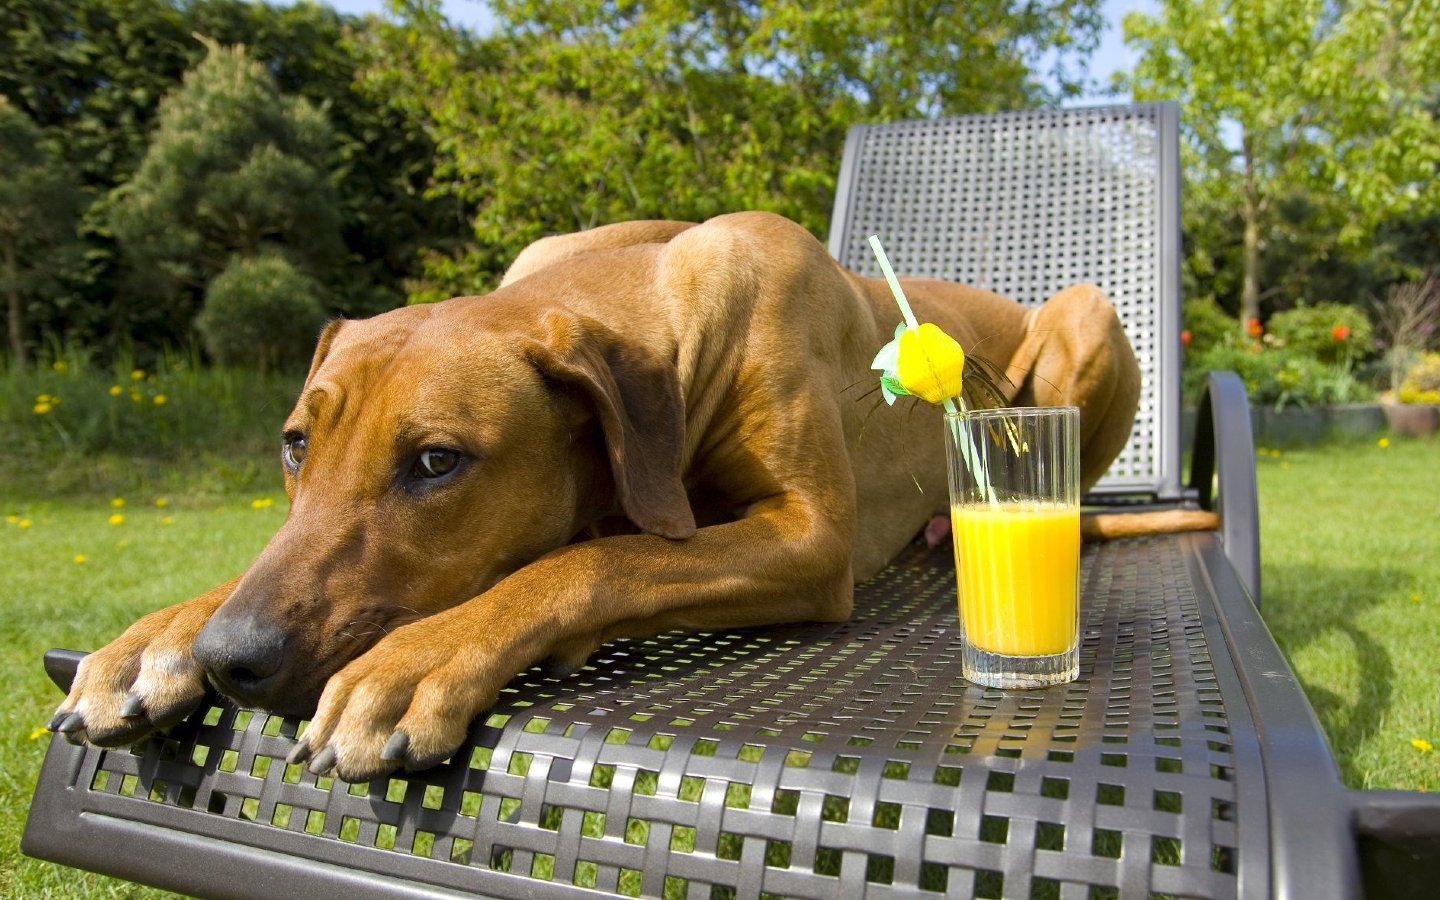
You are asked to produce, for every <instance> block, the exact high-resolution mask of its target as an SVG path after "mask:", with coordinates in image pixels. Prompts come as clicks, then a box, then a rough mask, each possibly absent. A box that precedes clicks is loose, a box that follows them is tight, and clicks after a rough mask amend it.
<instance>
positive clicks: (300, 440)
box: [280, 432, 306, 472]
mask: <svg viewBox="0 0 1440 900" xmlns="http://www.w3.org/2000/svg"><path fill="white" fill-rule="evenodd" d="M305 446H306V444H305V435H303V434H299V433H293V432H292V433H291V434H287V435H285V445H284V447H282V448H281V450H280V456H281V458H282V459H283V460H284V462H285V468H287V469H289V470H290V471H292V472H294V471H296V470H297V469H299V468H300V464H301V463H303V462H304V461H305Z"/></svg>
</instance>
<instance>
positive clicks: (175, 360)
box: [0, 345, 299, 489]
mask: <svg viewBox="0 0 1440 900" xmlns="http://www.w3.org/2000/svg"><path fill="white" fill-rule="evenodd" d="M41 361H42V363H43V364H42V365H38V366H35V367H33V368H29V369H22V368H20V367H18V366H16V365H14V364H13V363H12V364H11V365H10V366H8V367H7V368H4V369H0V447H3V448H4V452H6V453H9V454H13V455H14V456H15V458H16V459H17V460H21V461H28V462H25V463H21V462H16V461H13V460H12V461H11V462H10V463H9V464H8V468H9V469H10V470H11V472H12V475H14V476H15V478H17V479H18V480H20V481H24V480H26V478H27V477H28V476H29V471H30V470H31V469H37V470H39V471H38V472H36V474H35V475H34V477H35V478H38V479H41V480H43V481H45V483H46V484H47V485H49V486H50V487H54V488H56V489H63V488H64V487H65V486H66V484H67V482H66V481H65V477H66V474H67V473H66V472H65V471H63V470H61V469H56V470H54V471H51V467H52V466H54V465H55V461H56V460H59V459H62V458H75V459H79V458H82V457H84V458H89V457H92V456H95V455H103V454H124V455H126V456H128V457H130V458H132V459H139V460H145V459H158V460H172V461H173V460H179V459H186V458H191V457H198V456H199V455H201V454H202V453H203V452H207V451H209V452H215V451H224V452H230V453H250V454H267V453H269V452H271V451H272V450H273V448H274V446H275V441H276V440H277V437H276V436H277V435H278V434H279V431H280V424H281V423H282V422H283V421H284V418H285V414H286V412H287V411H288V410H289V408H290V406H291V405H292V404H293V402H294V398H295V394H296V393H297V391H298V388H299V383H298V381H297V379H296V378H295V377H293V376H288V375H271V376H263V375H258V374H254V373H240V372H233V371H225V370H219V369H213V368H210V367H207V366H204V365H202V364H201V363H200V360H199V354H198V352H193V353H190V354H176V353H166V354H163V355H162V356H161V357H160V359H159V360H158V362H157V365H156V366H155V367H154V368H153V369H152V368H146V369H141V368H138V367H136V366H135V364H134V363H132V362H131V360H130V359H129V358H128V357H127V356H126V355H125V354H123V353H122V354H120V355H118V356H117V357H116V358H115V360H114V361H113V363H111V364H109V365H101V364H99V363H97V362H96V361H95V358H94V354H93V353H92V352H91V351H88V350H85V349H82V348H80V347H78V346H75V345H69V346H65V347H59V348H51V349H49V350H48V351H47V352H45V353H43V354H42V356H41ZM17 469H19V470H20V471H18V473H17V471H16V470H17ZM57 478H58V479H60V480H59V481H56V480H55V479H57Z"/></svg>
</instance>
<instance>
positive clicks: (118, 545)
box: [0, 440, 1440, 897]
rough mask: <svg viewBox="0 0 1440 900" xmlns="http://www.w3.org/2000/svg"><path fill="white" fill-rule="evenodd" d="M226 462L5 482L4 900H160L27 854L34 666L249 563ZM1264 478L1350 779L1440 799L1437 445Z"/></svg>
mask: <svg viewBox="0 0 1440 900" xmlns="http://www.w3.org/2000/svg"><path fill="white" fill-rule="evenodd" d="M61 464H63V465H86V464H90V465H95V464H94V463H80V462H76V461H75V460H69V461H61ZM216 465H218V464H217V463H216V462H215V461H213V460H211V461H209V462H206V463H200V462H197V463H193V464H191V465H190V469H189V470H188V471H187V470H184V469H182V470H177V471H175V472H171V473H168V474H166V473H164V472H161V473H159V474H155V473H154V472H152V471H150V470H145V469H143V468H142V469H139V470H137V472H135V473H128V474H127V473H126V472H125V470H124V466H123V465H121V466H117V465H115V464H114V462H113V461H112V463H111V464H110V465H109V466H108V467H107V466H105V465H97V466H96V471H97V473H99V474H97V475H95V476H94V477H92V478H68V477H67V478H65V479H63V481H64V483H66V484H67V485H70V486H71V488H70V490H68V491H67V492H65V493H63V494H62V495H61V496H58V497H53V498H51V499H45V495H46V494H47V493H51V492H50V491H47V490H41V489H36V488H35V487H34V486H33V485H31V486H30V487H26V486H24V484H23V482H22V483H21V484H16V483H15V482H11V483H10V484H7V485H5V486H4V487H0V514H4V515H5V517H6V518H5V521H4V522H3V524H0V557H3V560H4V567H3V568H4V577H3V580H0V677H3V678H4V683H5V684H6V686H7V688H8V690H7V692H6V694H5V699H4V700H3V702H0V727H3V734H4V737H3V739H0V747H3V753H4V760H3V765H0V896H5V897H95V896H116V897H139V896H158V894H157V893H156V892H151V891H148V890H146V889H142V888H137V887H134V886H132V885H129V884H126V883H124V882H118V881H114V880H111V879H105V878H101V877H99V876H94V875H89V874H87V873H82V872H79V871H76V870H72V869H67V868H63V867H59V866H53V865H49V864H46V863H41V862H37V861H35V860H31V859H27V858H24V857H21V856H20V854H19V849H18V845H19V839H20V832H21V828H22V826H23V822H24V816H25V810H26V807H27V805H28V801H29V797H30V793H31V791H32V789H33V786H34V780H35V776H36V774H37V773H38V771H39V768H40V761H41V758H42V756H43V754H44V749H45V745H46V743H47V740H48V736H46V735H44V734H43V733H41V732H40V731H39V730H38V729H39V726H40V725H41V724H42V723H43V722H45V721H46V719H47V718H48V717H49V716H50V714H51V712H52V711H53V709H54V707H55V704H56V703H57V702H58V701H59V699H60V697H59V693H58V691H56V690H55V688H54V687H53V686H51V685H50V684H49V682H48V681H47V680H46V679H45V676H44V674H43V672H42V670H41V667H40V657H41V654H42V653H43V652H44V651H45V650H46V649H47V648H49V647H56V646H63V647H74V648H82V649H83V648H93V647H96V646H98V645H99V644H101V643H102V642H103V641H105V640H106V639H108V638H109V637H111V636H113V635H114V634H116V633H118V632H119V631H120V630H121V629H123V628H124V627H125V625H127V624H128V623H129V622H130V621H132V620H133V619H134V618H135V617H136V616H138V615H139V614H140V613H142V612H145V611H146V610H149V609H153V608H155V607H156V606H159V605H161V604H167V603H171V602H174V601H177V600H180V599H183V598H185V597H188V596H191V595H193V594H195V593H198V592H199V591H201V590H203V589H205V588H207V587H210V586H212V585H213V584H215V583H218V582H219V581H222V580H224V579H225V578H227V577H229V576H231V575H232V574H234V573H236V572H238V571H240V570H241V569H243V568H244V566H245V565H246V564H247V563H248V562H249V560H250V559H252V558H253V557H254V555H255V554H256V553H257V552H258V551H259V549H260V547H261V546H263V544H264V542H265V540H266V539H267V538H268V537H269V535H270V534H271V533H273V531H274V530H275V528H276V527H277V526H278V525H279V523H280V521H281V520H282V518H283V516H284V496H283V494H282V492H281V491H280V487H279V483H278V477H277V476H276V475H275V474H274V473H273V471H271V469H269V468H266V469H261V470H259V471H260V472H261V474H259V475H255V474H254V473H253V472H251V471H250V469H249V468H248V467H246V466H240V467H238V469H236V470H235V471H238V472H240V473H241V474H240V475H239V476H235V475H234V473H233V472H232V473H231V474H229V475H225V474H224V473H222V474H221V475H219V476H216V475H215V473H214V472H213V471H212V470H213V469H214V467H215V466H216ZM1259 476H1260V491H1261V515H1262V521H1263V522H1264V526H1263V530H1262V556H1263V561H1264V571H1263V576H1262V577H1263V579H1264V588H1263V590H1264V614H1265V619H1266V621H1267V622H1268V623H1269V625H1270V627H1271V629H1272V630H1273V631H1274V633H1275V635H1276V637H1277V639H1278V640H1279V641H1280V643H1281V645H1282V647H1283V648H1284V649H1285V651H1286V654H1287V655H1288V656H1289V658H1290V660H1291V662H1292V664H1293V665H1294V667H1295V668H1296V670H1297V671H1298V673H1299V675H1300V677H1301V679H1302V680H1303V681H1304V683H1305V686H1306V689H1307V691H1308V693H1309V695H1310V698H1311V701H1312V703H1313V704H1314V705H1315V707H1316V710H1317V712H1318V713H1319V715H1320V718H1321V720H1322V722H1323V723H1324V725H1325V728H1326V731H1327V733H1328V735H1329V737H1330V741H1331V745H1332V747H1333V748H1334V750H1335V753H1336V756H1337V758H1338V759H1339V761H1340V765H1341V769H1342V773H1343V776H1344V778H1345V781H1346V782H1347V783H1348V784H1350V785H1352V786H1354V787H1397V788H1406V789H1430V790H1434V789H1435V788H1436V787H1437V786H1440V750H1424V749H1422V748H1424V747H1426V746H1429V745H1432V744H1433V745H1435V746H1437V747H1440V691H1437V690H1436V684H1437V676H1436V660H1437V658H1440V657H1437V650H1436V648H1437V647H1440V525H1437V522H1440V441H1435V440H1427V441H1416V440H1409V441H1406V440H1395V441H1394V442H1392V443H1390V445H1389V446H1386V447H1381V446H1379V445H1377V444H1376V443H1374V442H1366V443H1363V444H1354V445H1346V446H1333V447H1327V448H1323V449H1318V450H1299V451H1285V452H1283V453H1279V454H1278V455H1272V454H1271V453H1270V452H1266V453H1264V454H1262V458H1261V460H1260V464H1259ZM116 484H120V485H125V486H124V487H113V485H116ZM74 485H89V488H88V489H85V490H81V489H77V488H75V487H74ZM97 485H111V486H110V487H106V488H104V489H101V488H98V487H96V486H97ZM97 490H101V492H100V493H96V491H97ZM117 496H123V500H124V505H123V506H117V505H114V504H113V501H114V500H115V499H116V497H117ZM159 498H163V499H164V505H163V506H162V505H157V499H159ZM257 501H258V502H257ZM1414 742H1420V743H1419V744H1418V746H1417V744H1416V743H1414ZM1426 742H1428V743H1426ZM117 852H123V850H121V849H119V848H117Z"/></svg>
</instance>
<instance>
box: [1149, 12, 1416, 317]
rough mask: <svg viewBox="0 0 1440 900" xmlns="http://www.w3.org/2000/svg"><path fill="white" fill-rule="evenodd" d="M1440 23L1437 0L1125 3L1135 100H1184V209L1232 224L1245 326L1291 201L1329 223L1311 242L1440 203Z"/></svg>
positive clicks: (1356, 237) (1361, 234) (1364, 230)
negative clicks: (1439, 110) (1437, 97)
mask: <svg viewBox="0 0 1440 900" xmlns="http://www.w3.org/2000/svg"><path fill="white" fill-rule="evenodd" d="M1436 22H1440V0H1412V2H1409V3H1404V4H1387V3H1385V2H1383V0H1355V2H1349V3H1337V2H1333V0H1162V2H1161V4H1160V11H1159V14H1158V15H1156V16H1148V15H1144V14H1141V13H1131V14H1129V15H1127V16H1126V17H1125V20H1124V31H1125V41H1126V43H1127V45H1129V46H1130V47H1132V48H1134V49H1137V50H1139V51H1140V52H1141V54H1142V56H1141V58H1140V61H1139V62H1138V64H1137V65H1136V68H1135V72H1134V73H1133V75H1132V76H1131V77H1130V78H1129V87H1130V88H1131V90H1132V91H1133V93H1134V95H1135V97H1136V99H1138V100H1146V99H1163V98H1179V99H1180V100H1181V102H1182V104H1183V110H1184V111H1183V122H1184V126H1185V127H1184V136H1185V141H1186V148H1185V149H1186V169H1187V173H1188V192H1187V200H1189V201H1190V209H1191V210H1194V211H1197V212H1198V213H1199V217H1198V218H1199V219H1204V220H1208V221H1209V222H1210V223H1211V226H1212V227H1213V225H1214V223H1216V222H1223V221H1225V220H1226V218H1227V217H1228V218H1230V219H1231V220H1232V221H1235V222H1236V223H1237V224H1238V226H1239V231H1240V234H1241V260H1240V270H1241V284H1240V289H1239V293H1240V308H1241V322H1242V326H1243V325H1244V324H1245V323H1248V321H1249V320H1251V319H1258V318H1259V317H1260V308H1261V299H1262V296H1263V294H1264V290H1265V288H1264V286H1263V285H1262V284H1261V277H1262V273H1263V271H1264V266H1263V263H1264V259H1263V257H1264V255H1265V253H1266V251H1267V246H1268V242H1269V241H1270V240H1271V239H1273V238H1277V237H1281V236H1283V232H1282V230H1281V229H1282V227H1283V225H1284V223H1285V222H1286V221H1287V217H1286V216H1284V215H1283V209H1282V207H1284V206H1285V205H1286V204H1287V203H1289V204H1295V203H1299V204H1301V205H1302V206H1303V207H1304V209H1305V214H1304V219H1305V220H1306V221H1308V222H1310V223H1312V224H1315V223H1320V227H1321V228H1323V229H1325V230H1327V231H1328V233H1329V236H1328V240H1327V241H1326V242H1325V246H1323V247H1319V248H1315V249H1313V250H1312V252H1314V253H1318V254H1323V253H1324V252H1326V251H1327V250H1328V249H1333V248H1337V247H1338V248H1354V247H1359V246H1363V245H1365V244H1366V243H1368V242H1369V241H1371V240H1372V238H1373V237H1374V235H1375V233H1376V230H1377V228H1379V227H1380V226H1381V225H1382V224H1383V223H1385V222H1386V221H1387V220H1393V219H1394V218H1395V217H1399V216H1423V215H1425V214H1427V213H1428V212H1431V211H1434V210H1437V209H1440V181H1437V179H1436V178H1435V174H1436V167H1437V164H1440V124H1437V122H1436V121H1435V119H1434V117H1433V116H1432V114H1431V112H1430V110H1429V109H1427V100H1428V99H1429V97H1430V95H1431V92H1432V91H1433V90H1434V87H1435V85H1436V84H1440V28H1437V27H1436V24H1435V23H1436ZM1291 220H1292V221H1293V217H1292V219H1291ZM1191 221H1197V218H1192V219H1191ZM1206 228H1207V226H1205V225H1204V224H1200V225H1199V227H1198V228H1196V229H1195V230H1194V232H1195V233H1199V234H1200V235H1201V236H1202V241H1203V240H1204V238H1205V237H1216V236H1217V235H1214V234H1208V235H1207V232H1206ZM1315 232H1316V229H1312V230H1311V231H1310V232H1309V235H1310V236H1313V235H1314V234H1315ZM1192 236H1193V233H1192ZM1301 239H1302V240H1306V239H1309V238H1308V237H1306V236H1302V237H1301ZM1206 252H1207V251H1206V250H1205V249H1204V248H1203V247H1202V248H1201V250H1200V253H1201V255H1202V257H1203V255H1204V254H1205V253H1206Z"/></svg>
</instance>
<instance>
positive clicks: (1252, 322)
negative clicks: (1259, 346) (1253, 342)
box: [1245, 319, 1265, 338]
mask: <svg viewBox="0 0 1440 900" xmlns="http://www.w3.org/2000/svg"><path fill="white" fill-rule="evenodd" d="M1245 330H1246V331H1248V332H1250V336H1251V337H1257V338H1258V337H1259V336H1260V335H1262V334H1264V333H1265V326H1263V325H1261V324H1260V320H1259V319H1249V320H1248V321H1246V322H1245Z"/></svg>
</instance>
